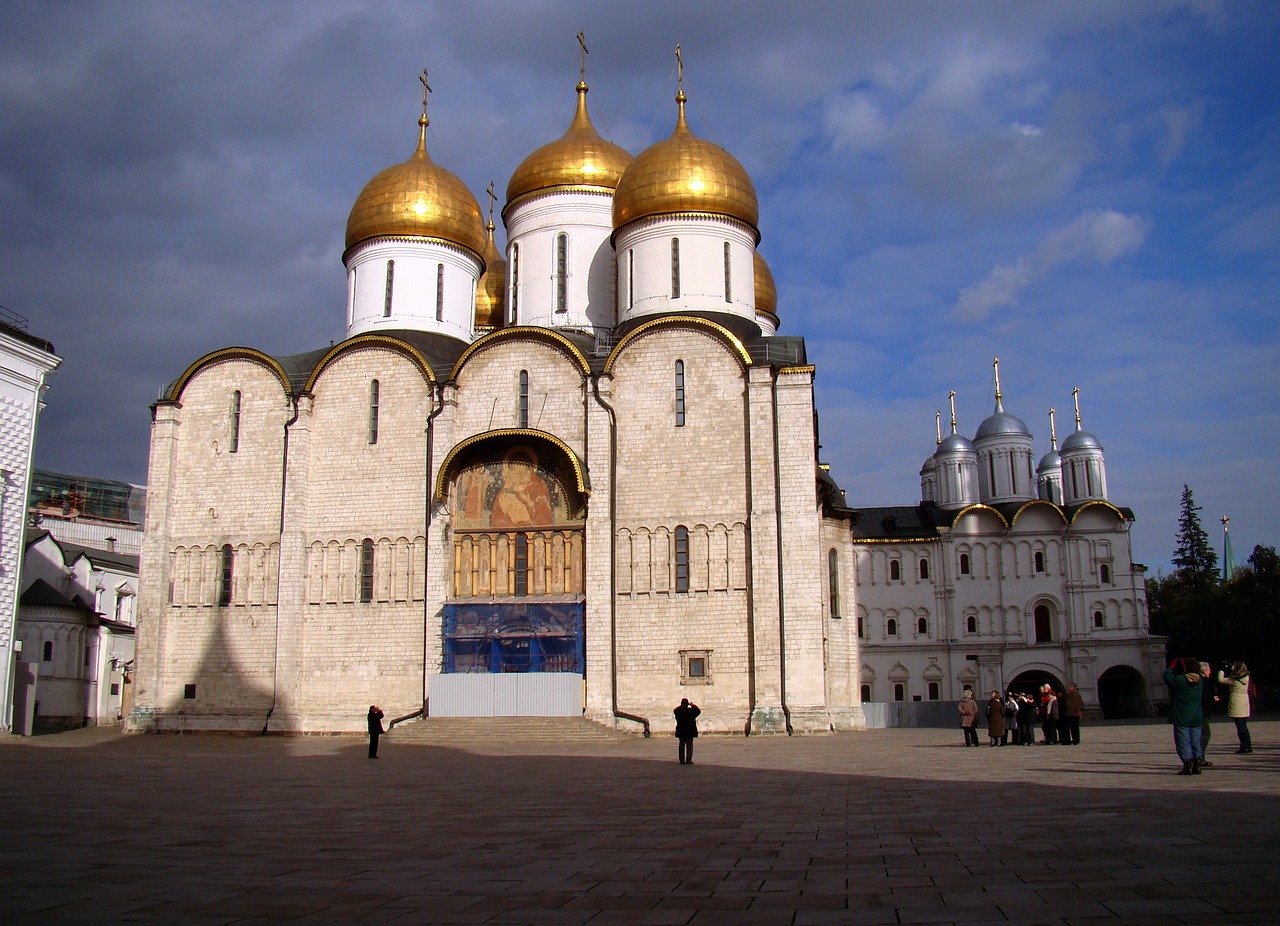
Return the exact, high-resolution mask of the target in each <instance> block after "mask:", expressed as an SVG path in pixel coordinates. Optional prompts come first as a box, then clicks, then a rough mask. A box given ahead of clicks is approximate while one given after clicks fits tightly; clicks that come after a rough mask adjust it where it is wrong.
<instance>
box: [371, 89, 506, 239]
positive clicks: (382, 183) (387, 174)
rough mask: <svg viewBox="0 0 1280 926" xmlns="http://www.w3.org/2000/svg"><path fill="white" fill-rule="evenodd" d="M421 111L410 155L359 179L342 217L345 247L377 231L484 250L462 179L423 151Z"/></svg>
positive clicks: (471, 198)
mask: <svg viewBox="0 0 1280 926" xmlns="http://www.w3.org/2000/svg"><path fill="white" fill-rule="evenodd" d="M428 124H429V123H428V120H427V116H426V113H425V112H424V113H423V115H422V117H421V118H419V119H418V126H419V128H418V148H417V150H416V151H414V152H413V157H411V158H409V160H407V161H405V162H404V163H403V164H396V165H394V166H392V167H388V168H387V169H386V170H384V171H382V172H380V173H379V174H378V175H377V176H376V177H374V178H373V179H372V180H370V181H369V182H368V183H366V184H365V187H364V189H363V190H361V191H360V195H359V197H357V199H356V203H355V205H354V206H352V207H351V215H350V216H349V217H348V218H347V250H350V249H351V248H353V247H355V246H356V245H357V244H359V243H360V242H361V241H367V240H368V239H370V238H378V237H383V236H388V235H390V236H405V237H412V238H439V239H442V240H444V241H448V242H450V243H451V244H456V245H458V246H459V247H463V248H466V249H467V250H469V251H471V252H472V253H474V254H475V255H476V257H479V256H480V255H481V254H483V253H484V247H485V233H484V219H483V218H482V217H481V215H480V206H479V205H478V204H477V203H476V198H475V197H474V196H472V195H471V191H470V190H468V189H467V186H466V184H464V183H463V182H462V181H461V180H459V179H458V178H457V177H456V176H454V175H453V174H451V173H449V171H447V170H445V169H444V168H443V167H439V166H437V165H436V164H434V163H433V162H432V160H431V158H429V157H428V156H427V125H428Z"/></svg>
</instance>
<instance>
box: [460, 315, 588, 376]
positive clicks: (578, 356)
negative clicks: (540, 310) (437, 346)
mask: <svg viewBox="0 0 1280 926" xmlns="http://www.w3.org/2000/svg"><path fill="white" fill-rule="evenodd" d="M510 338H529V339H531V340H535V341H545V342H547V343H549V344H551V345H552V346H553V347H558V348H559V349H560V350H562V351H563V352H564V353H565V354H567V355H568V357H569V359H570V360H572V361H574V363H576V364H577V367H578V371H579V372H580V373H581V374H582V375H583V376H589V375H591V364H589V363H587V358H586V357H584V356H582V351H580V350H578V346H577V345H576V344H574V343H573V342H572V341H570V340H569V339H568V338H566V337H565V336H564V335H562V334H560V333H559V332H557V331H549V330H547V329H546V328H535V327H533V326H532V325H515V326H512V327H510V328H498V329H497V330H495V331H490V332H489V333H488V334H486V335H485V336H484V337H482V338H479V339H477V340H475V341H472V342H471V344H470V345H468V347H467V349H466V350H464V351H463V352H462V356H461V357H459V358H458V360H457V362H456V363H454V365H453V372H451V373H450V374H449V378H450V379H452V380H456V379H457V378H458V374H459V373H460V372H461V371H462V368H463V366H464V365H465V364H466V362H467V361H468V360H470V359H471V357H472V355H473V354H476V353H479V352H480V351H482V350H484V349H485V348H487V347H493V346H494V345H495V344H497V343H498V342H500V341H505V340H508V339H510Z"/></svg>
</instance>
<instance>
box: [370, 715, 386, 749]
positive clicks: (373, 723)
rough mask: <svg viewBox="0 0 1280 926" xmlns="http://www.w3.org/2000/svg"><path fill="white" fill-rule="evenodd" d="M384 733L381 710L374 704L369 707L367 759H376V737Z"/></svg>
mask: <svg viewBox="0 0 1280 926" xmlns="http://www.w3.org/2000/svg"><path fill="white" fill-rule="evenodd" d="M385 732H386V731H385V730H383V729H382V708H380V707H378V705H376V704H370V705H369V758H370V759H376V758H378V737H380V736H381V735H382V734H383V733H385Z"/></svg>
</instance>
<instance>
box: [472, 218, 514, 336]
mask: <svg viewBox="0 0 1280 926" xmlns="http://www.w3.org/2000/svg"><path fill="white" fill-rule="evenodd" d="M485 231H486V233H487V236H488V241H486V242H485V246H484V273H482V274H481V275H480V283H479V284H478V285H477V286H476V319H475V326H476V327H477V328H501V327H502V323H503V321H504V319H505V318H506V314H507V313H506V297H507V262H506V261H505V260H504V259H503V257H502V252H501V251H499V250H498V245H497V244H496V243H494V240H493V219H489V223H488V225H487V226H486V228H485Z"/></svg>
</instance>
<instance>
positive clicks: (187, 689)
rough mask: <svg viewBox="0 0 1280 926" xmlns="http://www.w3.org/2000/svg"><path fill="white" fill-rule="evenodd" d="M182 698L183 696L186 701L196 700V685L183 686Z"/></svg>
mask: <svg viewBox="0 0 1280 926" xmlns="http://www.w3.org/2000/svg"><path fill="white" fill-rule="evenodd" d="M182 698H183V700H185V701H194V700H195V699H196V686H195V685H183V686H182Z"/></svg>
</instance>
